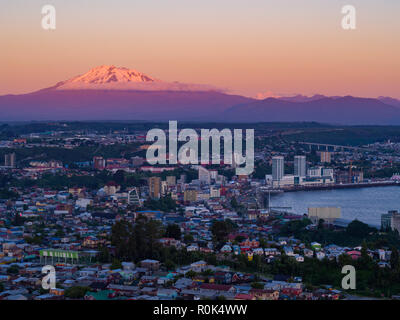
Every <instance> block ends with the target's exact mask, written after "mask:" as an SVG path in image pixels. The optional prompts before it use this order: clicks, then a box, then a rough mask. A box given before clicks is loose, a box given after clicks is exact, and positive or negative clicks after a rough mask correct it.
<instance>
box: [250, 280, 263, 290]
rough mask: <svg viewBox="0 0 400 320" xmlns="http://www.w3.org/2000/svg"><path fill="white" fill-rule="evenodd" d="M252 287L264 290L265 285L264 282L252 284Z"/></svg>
mask: <svg viewBox="0 0 400 320" xmlns="http://www.w3.org/2000/svg"><path fill="white" fill-rule="evenodd" d="M251 287H252V288H253V289H264V284H263V283H262V282H252V283H251Z"/></svg>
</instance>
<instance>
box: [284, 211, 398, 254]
mask: <svg viewBox="0 0 400 320" xmlns="http://www.w3.org/2000/svg"><path fill="white" fill-rule="evenodd" d="M309 224H311V221H310V220H309V219H306V218H304V219H302V220H296V221H290V222H288V223H286V224H285V225H283V226H282V228H281V231H280V234H281V235H282V236H294V237H295V238H297V239H300V240H301V241H303V242H306V243H311V242H313V241H316V242H319V243H321V244H322V245H329V244H336V245H339V246H348V247H354V246H359V245H361V243H363V242H366V243H367V244H368V248H370V249H379V248H383V247H388V248H390V247H393V246H394V247H397V248H400V237H399V234H398V232H397V231H390V230H385V231H384V232H383V231H379V230H377V229H376V228H372V227H370V226H368V225H367V224H365V223H363V222H361V221H358V220H354V221H352V222H350V223H349V224H348V226H347V227H346V228H344V229H343V230H337V229H336V230H334V229H330V228H325V227H324V226H323V221H320V223H319V224H318V227H317V229H316V230H307V229H306V226H307V225H309Z"/></svg>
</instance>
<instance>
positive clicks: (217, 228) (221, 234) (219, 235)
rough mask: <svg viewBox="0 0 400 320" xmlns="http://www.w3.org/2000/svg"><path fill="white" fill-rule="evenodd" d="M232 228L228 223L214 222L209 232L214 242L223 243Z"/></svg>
mask: <svg viewBox="0 0 400 320" xmlns="http://www.w3.org/2000/svg"><path fill="white" fill-rule="evenodd" d="M232 229H233V226H232V224H231V223H229V221H214V222H213V224H212V226H211V232H212V234H213V236H214V238H215V240H216V241H218V242H220V241H225V240H226V238H227V236H228V234H229V232H231V231H232Z"/></svg>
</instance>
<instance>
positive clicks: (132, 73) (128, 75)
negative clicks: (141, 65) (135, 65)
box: [66, 66, 156, 84]
mask: <svg viewBox="0 0 400 320" xmlns="http://www.w3.org/2000/svg"><path fill="white" fill-rule="evenodd" d="M154 81H156V80H155V79H153V78H152V77H149V76H147V75H145V74H143V73H141V72H139V71H136V70H134V69H128V68H117V67H115V66H99V67H96V68H93V69H91V70H90V71H88V72H86V73H85V74H83V75H81V76H77V77H74V78H72V79H70V80H68V81H66V83H86V84H89V83H92V84H103V83H111V82H120V83H121V82H122V83H126V82H154Z"/></svg>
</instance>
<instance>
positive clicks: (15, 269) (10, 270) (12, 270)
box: [7, 264, 19, 274]
mask: <svg viewBox="0 0 400 320" xmlns="http://www.w3.org/2000/svg"><path fill="white" fill-rule="evenodd" d="M7 273H8V274H18V273H19V267H18V266H17V265H16V264H13V265H11V266H10V267H9V268H8V269H7Z"/></svg>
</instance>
